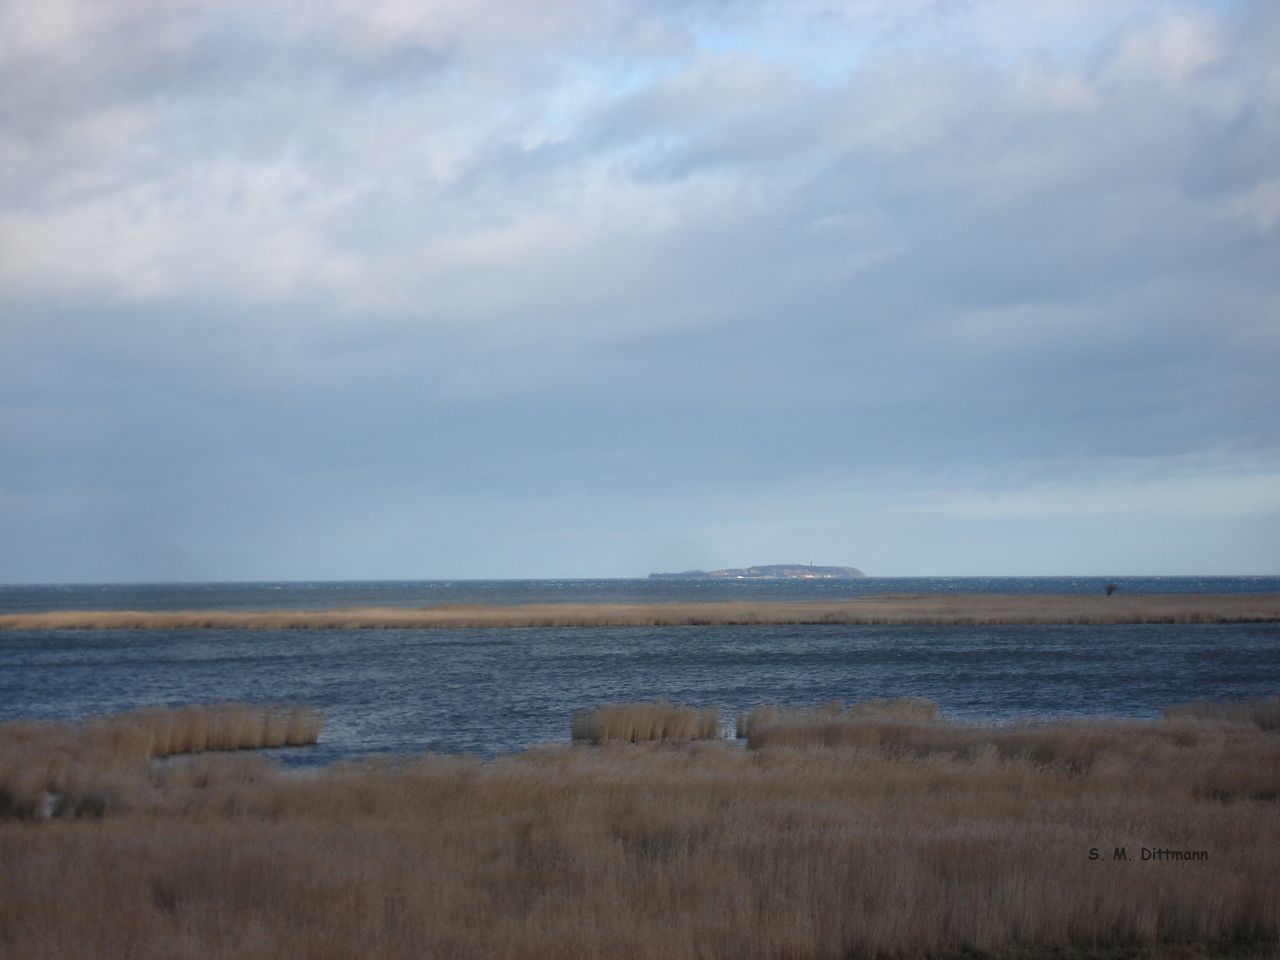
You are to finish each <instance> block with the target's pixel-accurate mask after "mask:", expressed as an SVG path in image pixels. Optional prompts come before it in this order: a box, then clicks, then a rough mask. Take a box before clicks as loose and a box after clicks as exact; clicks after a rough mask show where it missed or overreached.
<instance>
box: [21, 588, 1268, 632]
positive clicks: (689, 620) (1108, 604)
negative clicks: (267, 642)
mask: <svg viewBox="0 0 1280 960" xmlns="http://www.w3.org/2000/svg"><path fill="white" fill-rule="evenodd" d="M1276 621H1280V596H1263V595H1260V596H1246V595H1226V594H1213V595H1189V594H1187V595H1183V594H1169V595H1155V594H1133V595H1130V596H1113V597H1107V596H1103V595H1101V594H1100V595H1098V596H1048V595H1044V596H999V595H988V596H982V595H968V594H918V595H910V596H871V597H863V598H860V599H857V600H841V601H805V602H798V603H797V602H767V603H746V602H740V601H723V602H707V603H632V604H626V603H543V604H525V605H518V606H484V605H478V604H477V605H446V606H437V607H424V608H421V609H412V608H403V607H350V608H344V609H336V610H263V611H227V610H194V611H193V610H188V611H172V612H139V611H128V610H59V611H53V612H48V613H22V614H5V615H3V616H0V629H9V630H69V629H115V630H123V629H135V630H150V629H154V630H177V629H201V628H224V629H239V630H294V629H296V630H311V629H315V630H319V629H345V630H357V629H378V628H400V629H430V628H448V629H471V628H479V627H522V628H526V627H632V626H646V627H652V626H691V625H709V624H723V625H733V624H764V623H769V624H866V625H872V624H910V625H927V624H950V625H957V624H959V625H965V624H1018V623H1043V624H1049V623H1065V624H1107V623H1247V622H1269V623H1274V622H1276Z"/></svg>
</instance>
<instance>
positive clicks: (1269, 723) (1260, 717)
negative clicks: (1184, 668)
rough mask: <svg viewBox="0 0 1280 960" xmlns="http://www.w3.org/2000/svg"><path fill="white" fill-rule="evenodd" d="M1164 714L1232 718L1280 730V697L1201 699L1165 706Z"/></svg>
mask: <svg viewBox="0 0 1280 960" xmlns="http://www.w3.org/2000/svg"><path fill="white" fill-rule="evenodd" d="M1164 716H1165V718H1166V719H1176V718H1178V717H1195V718H1198V719H1201V720H1231V721H1234V722H1236V723H1251V724H1253V725H1254V726H1257V727H1261V728H1262V729H1263V730H1280V697H1271V698H1266V697H1259V698H1258V699H1256V700H1244V701H1239V702H1235V703H1210V702H1208V701H1204V700H1200V701H1197V702H1195V703H1183V704H1177V705H1175V706H1171V707H1165V708H1164Z"/></svg>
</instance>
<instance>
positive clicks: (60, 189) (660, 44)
mask: <svg viewBox="0 0 1280 960" xmlns="http://www.w3.org/2000/svg"><path fill="white" fill-rule="evenodd" d="M1277 370H1280V5H1278V4H1275V3H1273V2H1271V0H1256V2H1248V0H1239V2H1207V0H1204V2H1178V0H1161V2H1145V0H1129V2H1117V0H1041V2H1037V3H1031V4H1028V3H1025V2H1022V0H794V2H785V3H784V2H781V0H775V2H762V0H761V2H757V0H716V2H697V0H687V2H673V0H648V2H638V0H637V2H628V0H541V2H539V3H536V4H535V3H528V2H525V0H483V2H473V0H465V2H464V0H438V2H409V0H331V2H327V3H315V2H311V0H307V2H284V0H253V2H243V0H112V2H111V3H103V2H101V0H42V2H40V3H31V2H26V0H0V582H8V583H35V582H77V581H89V582H129V581H170V580H260V579H287V580H304V579H419V578H443V579H452V578H507V577H625V576H644V575H646V574H647V573H649V572H650V571H654V570H682V569H689V568H695V567H701V568H707V569H712V568H717V567H725V566H742V565H747V564H759V563H783V562H810V561H813V562H815V563H819V564H848V565H853V566H857V567H860V568H862V569H863V570H865V571H866V572H867V573H869V574H872V575H880V576H917V575H920V576H923V575H950V576H968V575H1059V574H1099V575H1123V574H1251V573H1253V574H1277V573H1280V429H1278V428H1277V422H1280V416H1278V414H1280V378H1278V376H1277Z"/></svg>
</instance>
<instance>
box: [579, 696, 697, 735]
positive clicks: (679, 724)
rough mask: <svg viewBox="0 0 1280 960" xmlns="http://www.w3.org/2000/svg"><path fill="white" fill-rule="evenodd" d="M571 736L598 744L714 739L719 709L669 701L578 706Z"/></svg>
mask: <svg viewBox="0 0 1280 960" xmlns="http://www.w3.org/2000/svg"><path fill="white" fill-rule="evenodd" d="M570 729H571V732H572V735H573V739H574V740H577V741H586V742H588V743H593V744H601V743H604V742H606V741H609V740H620V741H623V742H624V743H649V742H653V741H658V742H663V741H665V742H668V743H688V742H689V741H690V740H715V739H717V738H719V736H720V711H719V710H717V709H715V708H714V707H709V708H705V709H696V708H693V707H678V706H676V705H675V704H672V703H662V702H655V703H615V704H608V705H606V706H602V707H597V708H596V709H594V710H580V711H579V712H578V713H576V714H574V716H573V723H572V725H571V728H570Z"/></svg>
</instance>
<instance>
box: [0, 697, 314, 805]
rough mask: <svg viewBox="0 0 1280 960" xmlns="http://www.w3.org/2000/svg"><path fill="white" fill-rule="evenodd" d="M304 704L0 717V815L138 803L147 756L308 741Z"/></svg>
mask: <svg viewBox="0 0 1280 960" xmlns="http://www.w3.org/2000/svg"><path fill="white" fill-rule="evenodd" d="M323 725H324V717H323V715H322V714H321V713H320V712H319V711H317V710H314V709H312V708H310V707H295V706H260V705H251V704H243V703H230V704H209V705H199V706H187V707H182V708H179V709H176V710H170V709H161V708H147V709H140V710H130V711H127V712H125V713H120V714H116V715H114V716H109V717H101V718H95V719H92V720H88V721H86V722H84V723H79V724H67V723H41V722H29V721H20V722H11V723H4V724H0V818H4V817H17V818H21V819H32V818H41V817H50V816H85V815H101V814H103V813H104V812H106V811H107V810H111V809H120V808H124V807H136V806H139V805H141V804H142V803H143V802H144V801H145V798H146V797H147V796H148V795H149V794H150V792H151V789H152V783H151V781H152V776H151V773H152V772H151V766H150V761H151V760H153V759H157V758H162V757H169V756H174V755H176V754H190V753H201V752H204V751H222V750H255V749H260V748H263V747H282V746H303V745H307V744H312V743H315V742H316V740H317V739H318V738H319V736H320V731H321V728H322V727H323Z"/></svg>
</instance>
